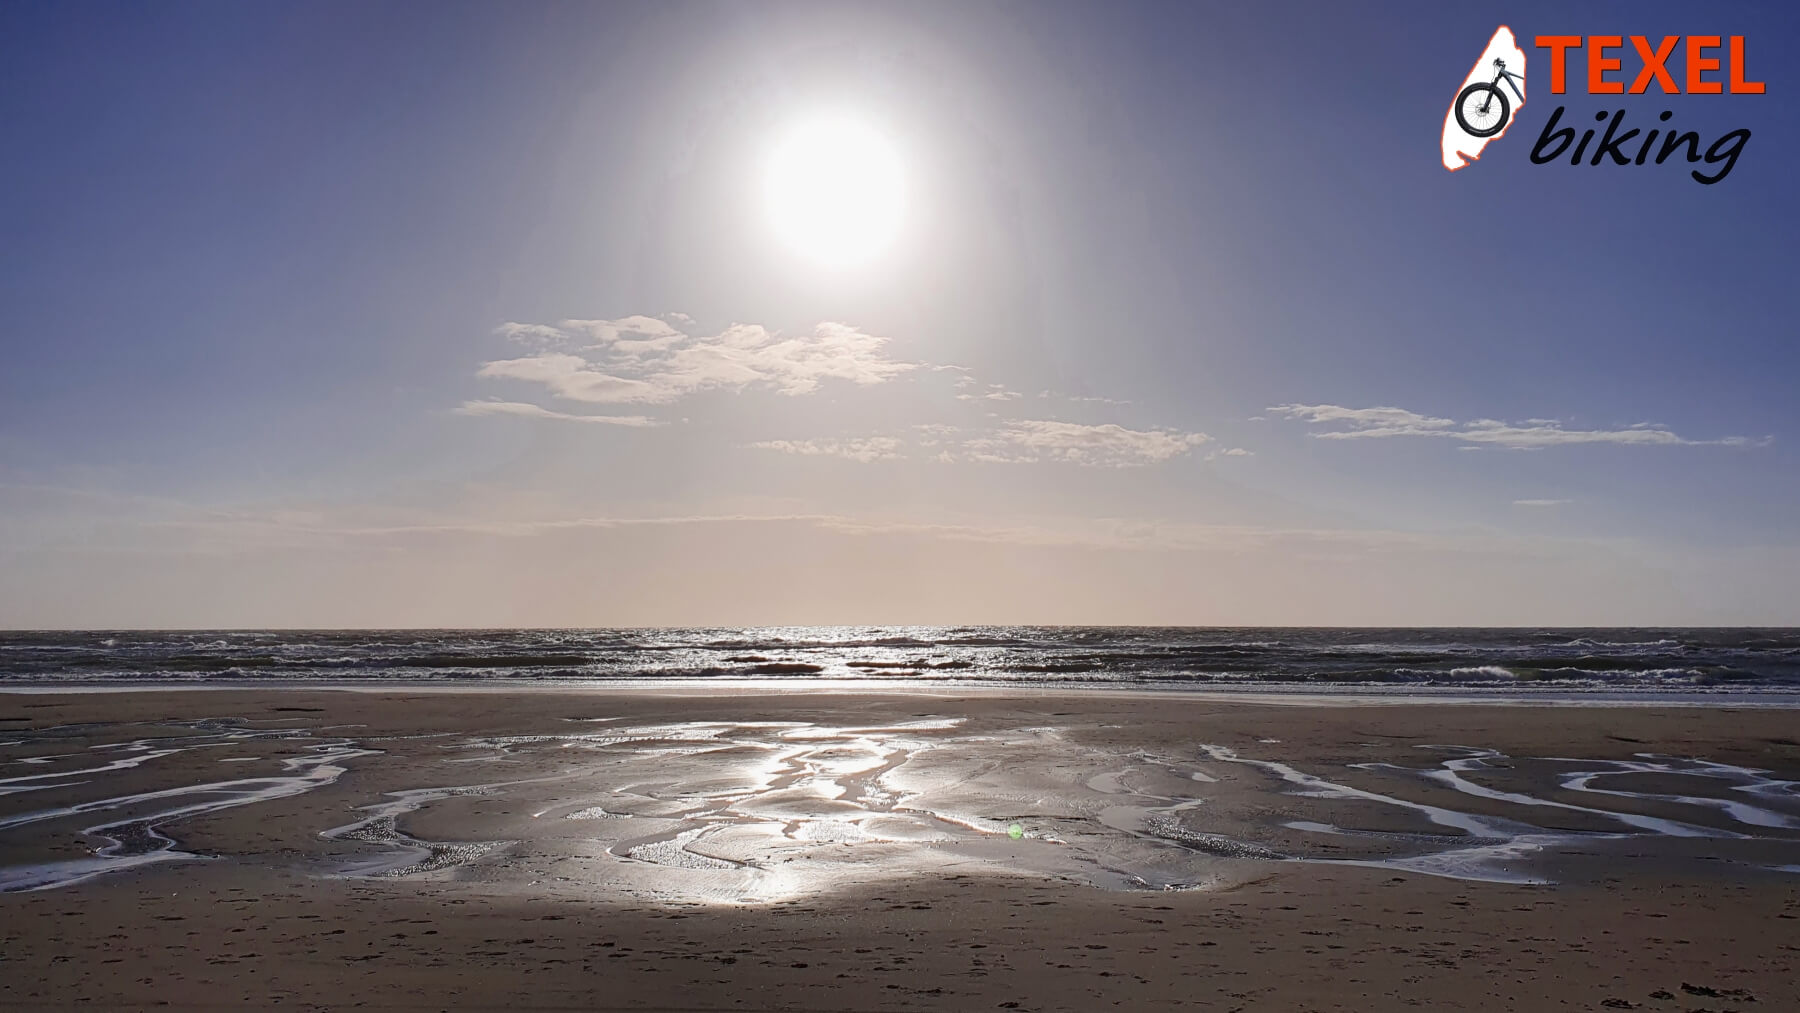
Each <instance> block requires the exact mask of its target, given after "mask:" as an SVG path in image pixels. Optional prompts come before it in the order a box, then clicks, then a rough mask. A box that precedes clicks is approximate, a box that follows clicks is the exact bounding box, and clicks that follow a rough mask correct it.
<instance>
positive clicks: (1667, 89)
mask: <svg viewBox="0 0 1800 1013" xmlns="http://www.w3.org/2000/svg"><path fill="white" fill-rule="evenodd" d="M1680 41H1681V36H1679V35H1665V36H1663V40H1662V42H1661V43H1660V44H1658V45H1657V47H1656V52H1654V53H1652V52H1651V51H1650V40H1649V39H1646V38H1644V37H1643V36H1642V35H1633V36H1632V37H1631V45H1632V46H1633V47H1634V48H1635V49H1637V51H1638V55H1639V56H1641V57H1643V58H1644V69H1643V70H1642V71H1640V72H1638V76H1637V80H1635V81H1633V82H1631V93H1632V94H1633V95H1642V94H1643V93H1645V92H1647V91H1649V90H1650V79H1651V78H1655V79H1656V83H1657V84H1658V85H1660V86H1661V87H1662V90H1663V94H1664V95H1679V94H1681V89H1680V88H1677V87H1675V79H1674V78H1672V77H1670V76H1669V68H1668V66H1667V64H1668V62H1669V57H1670V56H1671V55H1672V54H1673V53H1674V52H1675V45H1676V43H1679V42H1680Z"/></svg>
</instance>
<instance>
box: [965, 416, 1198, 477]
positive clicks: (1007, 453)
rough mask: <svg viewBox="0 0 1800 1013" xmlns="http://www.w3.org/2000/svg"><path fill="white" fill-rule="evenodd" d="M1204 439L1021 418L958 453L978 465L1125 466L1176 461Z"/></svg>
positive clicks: (970, 442) (1158, 431)
mask: <svg viewBox="0 0 1800 1013" xmlns="http://www.w3.org/2000/svg"><path fill="white" fill-rule="evenodd" d="M1208 439H1210V437H1208V436H1207V435H1206V434H1205V433H1184V432H1177V431H1174V430H1166V429H1127V428H1125V427H1124V426H1120V425H1116V424H1111V423H1108V424H1106V425H1098V426H1089V425H1082V424H1080V423H1076V422H1055V421H1051V420H1048V419H1021V420H1017V421H1012V422H1007V423H1004V424H1003V425H1002V426H1001V428H999V429H997V430H995V431H993V432H992V433H991V434H988V435H985V436H978V437H975V438H974V439H970V440H965V441H963V443H962V449H963V451H964V456H966V457H967V458H969V459H972V460H977V461H998V462H1006V463H1023V462H1034V461H1062V462H1065V463H1069V464H1081V465H1087V466H1090V467H1111V468H1126V467H1133V466H1138V465H1145V464H1155V463H1157V462H1159V461H1167V460H1169V459H1171V458H1175V457H1180V456H1182V455H1184V454H1186V453H1188V452H1189V451H1190V450H1192V449H1193V448H1195V447H1198V446H1199V445H1201V444H1202V443H1205V442H1206V441H1207V440H1208Z"/></svg>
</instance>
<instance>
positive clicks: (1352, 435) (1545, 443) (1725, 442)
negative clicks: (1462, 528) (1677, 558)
mask: <svg viewBox="0 0 1800 1013" xmlns="http://www.w3.org/2000/svg"><path fill="white" fill-rule="evenodd" d="M1269 411H1271V412H1274V413H1276V414H1277V415H1284V416H1286V417H1288V418H1291V419H1299V420H1301V421H1303V422H1310V423H1312V424H1314V425H1336V426H1341V427H1342V428H1337V429H1332V430H1329V431H1326V432H1316V433H1313V434H1312V435H1313V436H1315V437H1318V438H1319V439H1322V440H1355V439H1380V438H1385V437H1395V436H1439V437H1444V438H1447V439H1452V440H1458V441H1461V442H1462V443H1465V444H1477V445H1481V444H1485V445H1491V446H1499V447H1509V448H1512V449H1516V450H1535V449H1538V448H1540V447H1554V446H1562V445H1566V444H1574V443H1622V444H1634V445H1643V446H1724V447H1748V446H1757V445H1759V441H1756V440H1752V439H1750V438H1749V437H1745V436H1725V437H1721V438H1719V439H1716V440H1692V439H1688V438H1686V437H1683V436H1679V435H1677V434H1676V433H1674V432H1671V431H1670V430H1669V429H1668V428H1667V427H1666V426H1661V425H1657V424H1655V423H1650V422H1639V423H1637V424H1635V425H1632V426H1629V427H1627V428H1624V429H1565V428H1563V423H1562V422H1561V421H1559V420H1556V419H1526V420H1525V421H1523V422H1501V421H1499V420H1497V419H1475V420H1473V421H1469V422H1457V421H1455V420H1454V419H1446V418H1437V417H1434V416H1430V415H1421V414H1419V413H1418V412H1412V411H1407V410H1406V409H1404V408H1343V407H1340V406H1338V405H1303V404H1286V405H1275V406H1273V407H1271V408H1270V409H1269ZM1760 442H1762V443H1766V442H1767V441H1766V440H1764V441H1760ZM1465 449H1467V448H1465Z"/></svg>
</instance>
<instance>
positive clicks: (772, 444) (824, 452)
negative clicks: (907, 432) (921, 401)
mask: <svg viewBox="0 0 1800 1013" xmlns="http://www.w3.org/2000/svg"><path fill="white" fill-rule="evenodd" d="M750 446H752V447H754V448H756V449H758V450H774V451H778V452H780V453H783V454H797V455H799V456H802V457H843V458H848V459H849V460H852V461H861V462H863V463H864V464H867V463H868V462H870V461H879V460H884V459H887V458H894V457H899V456H901V453H900V451H901V449H902V448H904V447H905V443H903V442H902V441H900V440H897V439H895V438H894V437H891V436H868V437H863V438H861V439H848V440H762V441H760V442H757V443H752V444H750Z"/></svg>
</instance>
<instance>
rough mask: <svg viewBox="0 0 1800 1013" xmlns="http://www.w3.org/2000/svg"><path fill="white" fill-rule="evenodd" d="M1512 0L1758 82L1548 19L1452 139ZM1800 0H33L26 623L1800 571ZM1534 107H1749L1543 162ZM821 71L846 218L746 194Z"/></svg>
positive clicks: (16, 457) (1562, 616)
mask: <svg viewBox="0 0 1800 1013" xmlns="http://www.w3.org/2000/svg"><path fill="white" fill-rule="evenodd" d="M1502 21H1503V22H1504V23H1507V24H1509V25H1510V26H1511V27H1512V28H1513V30H1514V31H1515V32H1516V33H1517V34H1518V36H1519V37H1520V39H1521V40H1524V41H1526V42H1527V44H1528V43H1529V40H1530V39H1531V38H1532V37H1533V36H1534V35H1538V34H1643V35H1648V36H1651V37H1653V38H1654V37H1657V36H1660V35H1663V34H1675V33H1682V32H1694V31H1708V32H1716V33H1718V34H1721V35H1744V36H1745V37H1746V39H1747V42H1746V62H1747V64H1748V66H1747V68H1746V70H1747V71H1748V75H1749V76H1750V77H1751V78H1753V79H1757V80H1761V81H1763V82H1765V83H1766V84H1767V88H1768V94H1766V95H1763V96H1671V97H1668V98H1662V97H1656V96H1650V97H1635V96H1627V97H1623V98H1612V99H1609V98H1602V97H1598V96H1588V95H1586V94H1582V93H1580V92H1579V91H1577V92H1575V93H1571V94H1569V95H1565V96H1555V95H1551V94H1550V92H1549V88H1548V73H1547V70H1548V68H1547V66H1546V56H1545V54H1544V51H1542V50H1537V49H1532V48H1527V50H1526V52H1527V56H1528V61H1529V71H1528V81H1527V94H1528V98H1527V102H1526V103H1525V105H1524V107H1523V108H1522V109H1520V110H1519V113H1518V120H1517V121H1516V123H1515V125H1514V126H1513V127H1512V128H1511V129H1510V130H1509V131H1508V133H1507V135H1506V136H1505V137H1502V138H1500V139H1499V140H1497V141H1495V142H1493V143H1492V144H1491V145H1490V146H1489V148H1488V149H1487V152H1486V153H1485V155H1484V157H1483V159H1482V161H1480V162H1479V163H1477V164H1475V165H1472V166H1470V167H1469V168H1467V169H1465V170H1463V171H1460V172H1457V173H1455V174H1452V173H1448V172H1445V171H1444V169H1443V167H1442V166H1441V165H1440V164H1439V152H1438V144H1439V132H1440V129H1441V127H1442V124H1443V120H1444V113H1445V109H1446V107H1447V106H1448V104H1449V102H1450V100H1451V98H1452V97H1453V96H1454V93H1455V90H1456V88H1457V86H1458V84H1460V82H1461V80H1462V77H1463V75H1465V74H1466V73H1467V72H1468V67H1469V64H1470V61H1471V60H1473V59H1474V58H1475V57H1476V56H1478V55H1479V54H1480V52H1481V50H1482V47H1483V46H1484V45H1485V44H1486V42H1487V40H1488V37H1489V36H1490V35H1491V34H1492V32H1493V31H1494V28H1495V26H1496V24H1498V23H1500V22H1502ZM1796 28H1800V15H1796V14H1795V13H1794V10H1793V9H1792V8H1791V7H1790V6H1788V5H1763V6H1757V7H1752V6H1750V5H1739V6H1732V7H1711V8H1705V7H1702V8H1694V7H1688V6H1676V5H1672V4H1648V3H1646V4H1635V5H1630V6H1620V5H1598V6H1593V7H1578V6H1573V5H1567V4H1523V3H1520V4H1505V5H1500V6H1498V7H1488V8H1483V9H1479V10H1477V9H1456V10H1452V9H1450V8H1448V7H1446V6H1445V5H1442V4H1431V3H1417V4H1383V5H1376V6H1366V5H1365V6H1364V7H1360V8H1354V9H1353V8H1350V7H1346V6H1344V5H1327V4H1283V3H1268V4H1249V5H1241V4H1224V3H1218V4H1212V3H1193V4H1167V5H1165V4H1126V5H1113V4H1105V5H1103V4H1065V3H1018V4H976V3H953V4H921V3H907V4H893V5H876V4H842V3H722V2H705V3H688V2H659V3H641V4H600V3H587V4H498V3H486V4H471V3H451V2H443V3H429V4H426V3H366V4H365V3H359V4H333V3H311V4H274V3H168V4H158V5H126V4H114V3H91V4H82V5H73V6H71V5H66V4H53V3H27V2H20V3H13V4H8V5H6V7H5V8H4V9H3V10H0V55H3V56H4V59H3V60H0V80H3V84H0V125H3V126H4V129H5V133H6V136H7V148H8V151H9V156H8V157H7V158H6V159H4V160H0V221H4V222H5V232H6V236H7V240H8V241H7V242H6V243H5V245H4V247H3V248H0V265H3V267H0V342H4V352H5V361H6V367H5V368H4V369H0V627H15V628H16V627H94V626H139V625H143V626H187V627H205V626H286V627H296V626H457V625H478V626H508V625H531V626H563V625H580V626H586V625H686V624H720V625H738V624H790V623H982V622H1043V623H1145V624H1163V623H1169V624H1177V623H1193V624H1291V625H1310V624H1396V625H1398V624H1407V625H1415V624H1416V625H1451V624H1463V625H1510V624H1533V625H1537V624H1544V625H1549V624H1556V625H1615V624H1617V625H1628V624H1645V625H1652V624H1732V625H1736V624H1746V625H1748V624H1796V623H1800V509H1796V506H1795V504H1796V503H1800V455H1797V453H1796V450H1795V447H1796V446H1797V445H1800V398H1796V397H1795V395H1794V388H1795V379H1796V376H1800V348H1797V346H1796V343H1795V340H1794V339H1795V334H1796V327H1795V325H1794V321H1795V319H1796V312H1797V310H1800V306H1797V302H1800V297H1797V295H1796V285H1795V282H1794V277H1795V267H1796V262H1797V259H1800V258H1797V257H1796V254H1795V252H1794V251H1795V238H1794V235H1793V227H1794V224H1795V222H1796V221H1800V214H1797V213H1796V211H1797V208H1796V203H1797V198H1796V193H1795V188H1794V187H1793V186H1792V177H1793V165H1794V162H1795V158H1796V156H1797V155H1800V140H1797V139H1796V135H1795V128H1796V124H1797V119H1800V117H1797V114H1796V112H1795V110H1796V109H1797V108H1800V104H1796V103H1795V102H1792V101H1790V90H1791V89H1793V88H1794V87H1796V82H1795V79H1794V75H1793V71H1794V69H1795V67H1796V66H1797V65H1800V64H1797V63H1796V57H1795V47H1796V45H1800V32H1797V31H1796ZM1625 57H1626V59H1625V64H1626V75H1625V76H1626V77H1627V79H1628V78H1629V76H1630V75H1631V73H1632V72H1633V71H1634V70H1635V64H1634V61H1633V59H1632V57H1631V55H1630V51H1629V50H1627V51H1626V52H1625ZM1582 69H1583V67H1582V65H1581V64H1580V63H1576V64H1574V65H1572V67H1571V72H1572V79H1575V77H1576V76H1577V75H1579V73H1580V71H1581V70H1582ZM1558 106H1566V107H1567V112H1566V113H1565V115H1564V118H1563V122H1565V123H1569V122H1573V123H1574V124H1576V125H1577V126H1578V127H1579V128H1582V129H1585V128H1586V127H1587V126H1588V125H1591V124H1592V122H1593V116H1594V113H1595V112H1596V111H1600V110H1608V111H1610V110H1613V109H1619V108H1623V109H1625V110H1626V111H1627V116H1626V124H1625V125H1626V127H1640V128H1644V129H1648V128H1649V127H1651V126H1673V127H1676V128H1679V129H1682V130H1694V131H1697V132H1698V133H1699V134H1700V135H1701V138H1702V144H1703V146H1704V145H1706V144H1710V143H1711V142H1712V141H1713V140H1714V139H1716V138H1718V137H1719V136H1720V135H1722V134H1724V133H1725V132H1726V131H1729V130H1732V129H1736V128H1748V129H1750V130H1751V131H1752V138H1751V140H1750V141H1749V142H1748V143H1747V144H1746V145H1745V147H1744V150H1743V152H1742V155H1741V157H1740V158H1739V160H1738V163H1737V164H1736V165H1735V166H1734V168H1733V170H1732V172H1731V174H1730V175H1729V176H1728V177H1727V178H1725V179H1724V180H1722V181H1721V182H1720V183H1718V184H1717V185H1712V186H1703V185H1700V184H1698V183H1696V182H1695V181H1694V180H1693V179H1692V178H1691V177H1690V176H1689V174H1688V168H1689V167H1688V166H1686V165H1685V164H1676V163H1674V162H1671V163H1669V164H1665V165H1661V166H1658V165H1654V164H1651V165H1644V166H1624V167H1618V166H1613V165H1610V164H1608V165H1604V166H1600V167H1590V166H1587V165H1582V166H1579V167H1571V166H1569V165H1568V164H1567V163H1566V161H1563V162H1559V163H1556V164H1549V165H1534V164H1532V163H1531V162H1530V161H1529V159H1528V158H1527V155H1528V153H1529V151H1530V149H1531V146H1532V143H1533V141H1534V140H1535V139H1536V137H1537V135H1538V132H1539V131H1540V130H1541V129H1542V127H1543V125H1544V123H1545V121H1546V119H1547V118H1548V116H1549V114H1550V112H1551V110H1553V109H1555V108H1557V107H1558ZM1663 109H1670V110H1673V112H1674V115H1673V117H1672V119H1671V121H1670V123H1669V124H1666V125H1665V124H1660V123H1658V122H1657V121H1656V116H1657V114H1658V113H1659V112H1661V111H1662V110H1663ZM820 117H826V118H829V119H831V120H832V121H834V122H847V123H853V124H855V125H856V126H857V128H858V129H862V130H866V131H867V132H869V133H870V135H871V136H874V137H876V138H878V139H879V141H880V145H881V147H882V150H883V151H885V152H886V153H887V157H888V159H889V162H888V163H886V164H888V165H889V167H890V168H892V169H893V170H894V172H895V173H896V174H897V179H898V183H897V184H896V186H897V191H896V192H897V193H898V198H897V203H896V205H895V207H896V208H897V210H896V213H895V215H894V228H893V234H892V236H891V238H890V239H889V240H888V241H887V242H885V243H882V244H879V246H878V248H875V249H873V250H872V252H870V253H869V254H868V255H867V256H866V257H864V258H862V259H860V260H859V262H857V263H854V264H847V265H846V264H834V263H822V262H821V258H820V256H819V255H818V251H816V250H811V251H809V250H801V249H796V248H795V247H794V246H793V245H792V243H791V242H788V241H785V239H784V236H785V233H784V231H783V227H784V221H783V220H782V218H781V216H780V215H779V214H776V215H773V216H772V214H771V211H770V209H769V206H768V199H767V196H766V191H767V188H768V186H769V177H768V172H769V171H770V170H769V168H768V167H769V165H770V164H771V159H772V158H774V157H775V153H776V152H777V151H779V150H781V145H782V144H783V143H784V139H786V138H788V137H790V136H791V135H792V131H793V130H794V129H795V126H796V124H805V123H809V122H814V121H816V120H818V119H819V118H820ZM805 192H807V191H806V188H802V196H803V197H804V194H805ZM826 259H827V260H829V259H830V258H826Z"/></svg>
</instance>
